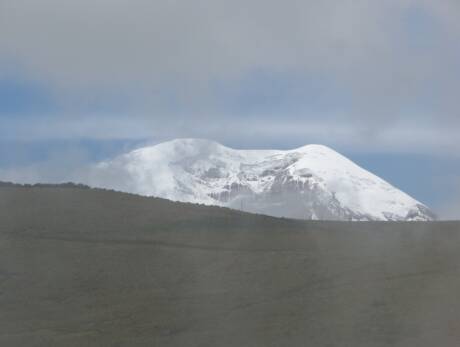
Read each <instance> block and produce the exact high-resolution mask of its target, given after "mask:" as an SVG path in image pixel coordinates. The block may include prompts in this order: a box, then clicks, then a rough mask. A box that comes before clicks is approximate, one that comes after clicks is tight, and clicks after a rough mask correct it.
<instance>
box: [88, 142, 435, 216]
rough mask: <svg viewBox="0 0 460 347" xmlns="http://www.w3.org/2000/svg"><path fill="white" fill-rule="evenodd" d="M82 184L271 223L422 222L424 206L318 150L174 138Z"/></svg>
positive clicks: (93, 172) (98, 167)
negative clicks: (262, 218)
mask: <svg viewBox="0 0 460 347" xmlns="http://www.w3.org/2000/svg"><path fill="white" fill-rule="evenodd" d="M84 181H85V182H83V183H86V184H89V185H91V186H94V187H100V188H107V189H115V190H119V191H123V192H129V193H134V194H140V195H145V196H155V197H162V198H166V199H170V200H174V201H181V202H191V203H200V204H206V205H217V206H224V207H230V208H233V209H239V210H243V211H247V212H252V213H260V214H266V215H271V216H276V217H287V218H298V219H315V220H348V221H429V220H434V219H435V218H436V216H435V214H434V213H433V212H432V211H431V210H430V209H429V208H428V207H427V206H425V205H424V204H422V203H421V202H419V201H417V200H415V199H414V198H412V197H410V196H409V195H407V194H406V193H404V192H402V191H401V190H399V189H397V188H395V187H393V186H392V185H391V184H389V183H388V182H386V181H384V180H383V179H381V178H379V177H377V176H376V175H374V174H372V173H370V172H369V171H366V170H365V169H363V168H361V167H359V166H358V165H356V164H355V163H353V162H352V161H351V160H349V159H347V158H346V157H344V156H342V155H341V154H339V153H337V152H336V151H334V150H332V149H331V148H328V147H326V146H323V145H316V144H312V145H306V146H303V147H300V148H296V149H292V150H237V149H232V148H229V147H226V146H223V145H221V144H219V143H217V142H214V141H210V140H205V139H176V140H172V141H168V142H164V143H160V144H158V145H154V146H148V147H144V148H139V149H136V150H134V151H131V152H129V153H126V154H122V155H120V156H118V157H115V158H113V159H110V160H106V161H103V162H100V163H97V164H95V165H93V166H92V167H91V168H90V170H89V172H88V174H87V175H86V177H85V178H84Z"/></svg>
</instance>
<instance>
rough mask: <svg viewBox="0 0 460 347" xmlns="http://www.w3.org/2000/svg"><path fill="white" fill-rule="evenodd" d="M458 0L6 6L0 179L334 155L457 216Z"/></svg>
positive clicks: (172, 0) (118, 0)
mask: <svg viewBox="0 0 460 347" xmlns="http://www.w3.org/2000/svg"><path fill="white" fill-rule="evenodd" d="M459 61H460V2H458V0H386V1H381V0H367V1H364V0H322V1H311V0H285V1H272V0H264V1H262V0H245V1H241V0H233V1H223V0H196V1H178V0H154V1H152V0H79V1H75V0H41V1H35V0H0V179H4V180H11V181H16V182H37V181H61V180H64V179H65V177H66V176H68V174H69V172H72V171H73V170H75V169H78V167H80V166H81V165H84V164H87V163H91V162H96V161H98V160H102V159H105V158H110V157H113V156H115V155H117V154H120V153H123V152H126V151H129V150H131V149H134V148H136V147H139V146H143V145H147V144H155V143H159V142H162V141H165V140H169V139H172V138H178V137H200V138H208V139H213V140H216V141H219V142H221V143H223V144H225V145H228V146H230V147H234V148H279V149H288V148H294V147H298V146H302V145H305V144H309V143H320V144H324V145H328V146H330V147H332V148H333V149H335V150H337V151H338V152H340V153H342V154H344V155H346V156H348V157H349V158H350V159H352V160H354V161H355V162H357V163H358V164H359V165H361V166H363V167H364V168H366V169H368V170H370V171H372V172H373V173H375V174H377V175H379V176H381V177H382V178H384V179H386V180H388V181H389V182H390V183H392V184H394V185H395V186H397V187H398V188H401V189H402V190H403V191H405V192H407V193H409V194H410V195H412V196H413V197H415V198H417V199H418V200H420V201H422V202H424V203H426V204H427V205H429V206H430V207H432V208H433V209H434V210H435V211H436V212H437V213H438V215H439V216H440V217H441V218H444V219H453V218H456V219H458V218H460V140H459V134H460V112H459V108H458V99H459V91H460V64H459V63H458V62H459Z"/></svg>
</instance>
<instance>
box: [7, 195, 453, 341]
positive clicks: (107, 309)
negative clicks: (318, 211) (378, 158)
mask: <svg viewBox="0 0 460 347" xmlns="http://www.w3.org/2000/svg"><path fill="white" fill-rule="evenodd" d="M459 264H460V224H459V223H454V222H452V223H413V224H410V223H356V224H355V223H339V222H335V223H330V222H310V223H308V222H298V221H290V220H282V219H275V218H269V217H264V216H255V215H249V214H244V213H239V212H236V211H231V210H227V209H222V208H215V207H204V206H196V205H189V204H179V203H172V202H169V201H166V200H161V199H152V198H143V197H138V196H134V195H128V194H121V193H116V192H110V191H103V190H90V189H81V188H75V187H70V188H69V187H68V188H63V187H62V188H60V187H40V188H39V187H36V188H31V187H29V188H20V187H14V186H13V187H1V188H0V346H98V347H99V346H307V345H308V346H457V345H459V343H460V332H459V329H458V327H459V326H460V300H459V299H458V293H460V270H459Z"/></svg>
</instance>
